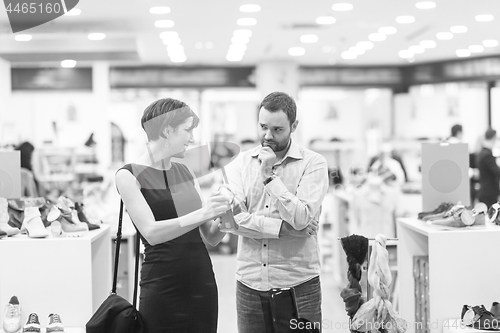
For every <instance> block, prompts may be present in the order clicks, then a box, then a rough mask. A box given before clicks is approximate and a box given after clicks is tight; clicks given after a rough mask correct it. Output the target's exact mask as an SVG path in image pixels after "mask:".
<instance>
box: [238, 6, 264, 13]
mask: <svg viewBox="0 0 500 333" xmlns="http://www.w3.org/2000/svg"><path fill="white" fill-rule="evenodd" d="M240 12H244V13H256V12H260V6H259V5H253V4H248V5H241V6H240Z"/></svg>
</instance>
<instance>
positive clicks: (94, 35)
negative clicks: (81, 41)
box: [87, 32, 106, 40]
mask: <svg viewBox="0 0 500 333" xmlns="http://www.w3.org/2000/svg"><path fill="white" fill-rule="evenodd" d="M87 37H88V39H90V40H103V39H104V38H106V34H103V33H100V32H94V33H91V34H89V35H88V36H87Z"/></svg>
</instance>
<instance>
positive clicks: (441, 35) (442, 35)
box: [436, 32, 453, 40]
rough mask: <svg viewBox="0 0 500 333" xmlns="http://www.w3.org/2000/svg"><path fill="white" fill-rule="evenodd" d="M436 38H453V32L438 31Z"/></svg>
mask: <svg viewBox="0 0 500 333" xmlns="http://www.w3.org/2000/svg"><path fill="white" fill-rule="evenodd" d="M436 38H437V39H439V40H450V39H453V34H452V33H451V32H438V33H437V34H436Z"/></svg>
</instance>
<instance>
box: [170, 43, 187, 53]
mask: <svg viewBox="0 0 500 333" xmlns="http://www.w3.org/2000/svg"><path fill="white" fill-rule="evenodd" d="M167 52H169V53H170V52H172V53H176V52H184V46H182V45H169V46H167Z"/></svg>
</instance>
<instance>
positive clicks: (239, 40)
mask: <svg viewBox="0 0 500 333" xmlns="http://www.w3.org/2000/svg"><path fill="white" fill-rule="evenodd" d="M248 42H250V39H249V38H248V37H239V36H233V38H231V43H233V44H248Z"/></svg>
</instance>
